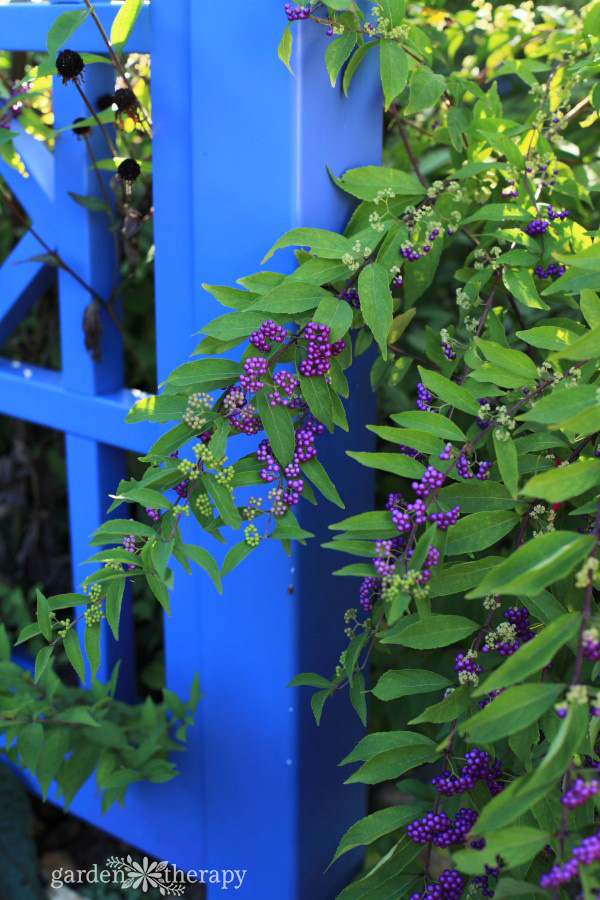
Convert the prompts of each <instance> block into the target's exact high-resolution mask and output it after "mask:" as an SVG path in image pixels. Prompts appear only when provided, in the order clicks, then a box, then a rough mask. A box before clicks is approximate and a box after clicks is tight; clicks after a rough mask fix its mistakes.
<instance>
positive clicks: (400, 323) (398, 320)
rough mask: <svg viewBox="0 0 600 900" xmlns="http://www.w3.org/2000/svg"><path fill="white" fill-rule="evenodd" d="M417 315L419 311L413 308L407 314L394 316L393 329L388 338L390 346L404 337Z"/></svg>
mask: <svg viewBox="0 0 600 900" xmlns="http://www.w3.org/2000/svg"><path fill="white" fill-rule="evenodd" d="M416 313H417V310H416V308H415V307H413V308H412V309H407V310H406V311H405V312H403V313H400V314H399V315H397V316H394V318H393V320H392V327H391V328H390V333H389V334H388V337H387V340H388V344H395V343H396V341H397V340H398V338H400V337H402V335H403V334H404V332H405V331H406V329H407V328H408V326H409V325H410V323H411V322H412V320H413V319H414V317H415V315H416Z"/></svg>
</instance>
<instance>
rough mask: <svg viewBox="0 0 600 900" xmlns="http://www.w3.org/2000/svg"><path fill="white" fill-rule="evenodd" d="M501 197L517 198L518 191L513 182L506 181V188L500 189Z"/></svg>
mask: <svg viewBox="0 0 600 900" xmlns="http://www.w3.org/2000/svg"><path fill="white" fill-rule="evenodd" d="M502 196H503V197H518V196H519V191H518V190H517V187H516V185H515V182H514V181H508V182H507V183H506V187H504V188H502Z"/></svg>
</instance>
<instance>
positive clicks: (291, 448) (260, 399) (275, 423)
mask: <svg viewBox="0 0 600 900" xmlns="http://www.w3.org/2000/svg"><path fill="white" fill-rule="evenodd" d="M256 405H257V407H258V414H259V416H260V418H261V421H262V423H263V425H264V427H265V431H266V432H267V437H268V438H269V442H270V444H271V447H272V449H273V453H274V454H275V458H276V459H277V461H278V462H279V463H281V465H282V466H287V465H289V463H291V461H292V459H293V458H294V452H295V448H296V435H295V432H294V423H293V422H292V417H291V415H290V413H289V410H287V409H286V408H285V407H284V406H281V404H277V405H276V406H271V404H270V402H269V398H268V395H267V391H266V388H264V389H263V390H260V391H258V392H257V393H256Z"/></svg>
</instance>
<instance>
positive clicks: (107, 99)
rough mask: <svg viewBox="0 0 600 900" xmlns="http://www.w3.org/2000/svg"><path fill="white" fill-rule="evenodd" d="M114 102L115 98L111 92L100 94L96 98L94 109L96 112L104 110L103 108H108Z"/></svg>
mask: <svg viewBox="0 0 600 900" xmlns="http://www.w3.org/2000/svg"><path fill="white" fill-rule="evenodd" d="M114 102H115V98H114V97H113V95H112V94H102V95H101V96H100V97H98V99H97V100H96V109H97V110H98V112H104V110H105V109H110V108H111V106H112V105H113V103H114Z"/></svg>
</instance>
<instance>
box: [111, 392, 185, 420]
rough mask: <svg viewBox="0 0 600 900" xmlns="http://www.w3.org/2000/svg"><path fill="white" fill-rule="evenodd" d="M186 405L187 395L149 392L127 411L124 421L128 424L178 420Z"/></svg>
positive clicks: (181, 416)
mask: <svg viewBox="0 0 600 900" xmlns="http://www.w3.org/2000/svg"><path fill="white" fill-rule="evenodd" d="M187 405H188V398H187V397H175V396H172V395H170V394H162V395H161V396H159V397H156V396H154V394H151V395H150V396H149V397H144V398H143V399H142V400H138V402H137V403H136V404H135V406H134V407H132V409H131V410H130V411H129V413H128V415H127V418H126V419H125V421H126V422H127V423H128V424H134V423H135V422H178V421H181V419H182V418H183V414H184V413H185V411H186V409H187Z"/></svg>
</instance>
